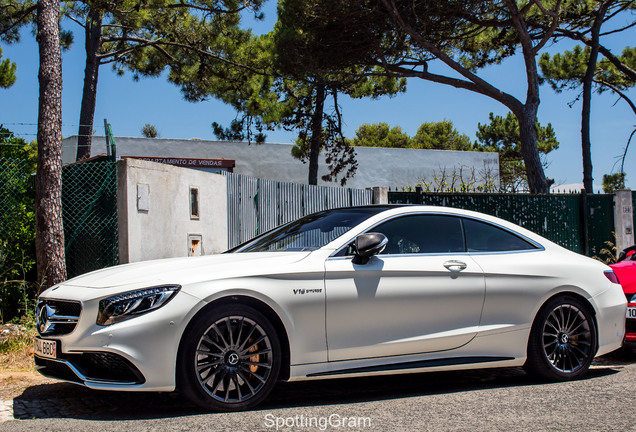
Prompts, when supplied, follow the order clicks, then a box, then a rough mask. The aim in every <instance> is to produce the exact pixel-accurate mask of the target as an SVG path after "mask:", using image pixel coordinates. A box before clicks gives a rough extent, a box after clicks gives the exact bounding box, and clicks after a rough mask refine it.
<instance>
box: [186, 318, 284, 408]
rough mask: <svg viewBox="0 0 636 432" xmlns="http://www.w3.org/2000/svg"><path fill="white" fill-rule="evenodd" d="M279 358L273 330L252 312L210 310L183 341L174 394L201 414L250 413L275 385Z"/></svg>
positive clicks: (194, 325) (264, 320)
mask: <svg viewBox="0 0 636 432" xmlns="http://www.w3.org/2000/svg"><path fill="white" fill-rule="evenodd" d="M280 352H281V350H280V343H279V339H278V336H277V334H276V331H275V330H274V327H273V326H272V325H271V324H270V322H269V321H268V320H267V318H265V316H263V315H262V314H261V313H260V312H258V311H257V310H255V309H252V308H250V307H248V306H243V305H235V306H227V307H221V308H218V309H212V310H211V311H210V313H209V314H206V315H203V316H200V318H197V321H196V322H195V323H194V324H193V325H192V326H191V327H190V329H189V330H188V331H187V333H186V334H185V336H184V339H183V344H182V347H181V350H180V355H179V374H180V380H179V381H180V382H179V386H180V390H181V391H182V392H183V393H184V394H185V395H186V396H187V397H188V398H189V399H190V400H192V402H194V403H196V404H197V405H199V406H201V407H203V408H206V409H211V410H215V411H238V410H245V409H250V408H252V407H254V406H256V405H257V404H258V403H260V402H261V401H262V400H263V399H265V397H267V395H268V394H269V393H270V391H271V390H272V388H273V386H274V384H275V383H276V380H277V379H278V373H279V371H280V362H281V355H280Z"/></svg>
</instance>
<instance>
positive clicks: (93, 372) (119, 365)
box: [35, 352, 146, 384]
mask: <svg viewBox="0 0 636 432" xmlns="http://www.w3.org/2000/svg"><path fill="white" fill-rule="evenodd" d="M35 364H36V366H37V367H38V370H39V372H40V373H41V374H42V375H45V376H48V377H51V378H58V379H62V380H65V381H72V382H76V383H80V384H85V381H102V382H112V383H120V384H123V383H126V384H143V383H144V382H146V380H145V378H144V376H143V375H142V373H141V372H140V371H139V369H137V368H136V367H135V365H133V364H132V363H131V362H129V361H128V360H126V359H125V358H123V357H122V356H120V355H117V354H113V353H106V352H87V353H82V354H66V355H63V356H62V357H61V358H58V359H55V360H49V359H45V358H41V357H38V356H35Z"/></svg>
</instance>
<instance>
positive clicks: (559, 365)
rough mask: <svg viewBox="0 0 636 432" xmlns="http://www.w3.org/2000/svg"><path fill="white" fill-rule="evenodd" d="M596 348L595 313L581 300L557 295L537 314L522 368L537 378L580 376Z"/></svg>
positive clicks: (588, 364) (588, 365)
mask: <svg viewBox="0 0 636 432" xmlns="http://www.w3.org/2000/svg"><path fill="white" fill-rule="evenodd" d="M596 351H597V335H596V325H595V322H594V317H593V316H592V314H591V313H590V311H589V308H588V307H587V305H586V304H585V303H583V301H582V300H579V299H578V298H576V297H573V296H560V297H556V298H554V299H552V300H550V301H548V302H547V303H546V304H545V305H544V306H543V307H542V308H541V310H540V311H539V313H538V314H537V316H536V318H535V321H534V323H533V325H532V330H531V332H530V340H529V341H528V359H527V361H526V364H525V366H524V367H525V369H526V371H528V372H529V373H530V374H532V375H534V376H537V377H539V378H543V379H548V380H552V381H568V380H573V379H577V378H580V377H581V376H583V375H584V374H585V373H586V372H587V370H588V369H589V367H590V365H591V364H592V360H594V356H595V355H596Z"/></svg>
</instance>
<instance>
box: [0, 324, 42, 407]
mask: <svg viewBox="0 0 636 432" xmlns="http://www.w3.org/2000/svg"><path fill="white" fill-rule="evenodd" d="M25 333H28V332H25V330H24V328H23V327H21V326H16V325H8V324H3V325H0V341H5V340H6V339H8V338H18V337H21V338H22V339H21V343H20V349H19V350H17V351H13V352H9V353H0V401H7V400H11V399H13V398H15V397H17V396H20V395H21V394H22V393H23V392H24V390H25V389H26V388H28V387H31V386H35V385H38V384H45V383H53V382H55V380H52V379H49V378H45V377H43V376H42V375H40V374H39V373H38V372H36V371H35V368H34V366H33V344H32V338H31V337H29V336H28V335H27V336H24V335H25Z"/></svg>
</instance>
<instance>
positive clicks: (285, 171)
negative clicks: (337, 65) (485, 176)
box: [62, 137, 499, 189]
mask: <svg viewBox="0 0 636 432" xmlns="http://www.w3.org/2000/svg"><path fill="white" fill-rule="evenodd" d="M115 141H116V144H117V154H118V155H125V156H157V157H158V156H163V157H191V158H212V159H217V158H225V159H234V160H235V161H236V167H235V169H234V173H236V174H242V175H246V176H250V177H256V178H262V179H267V180H276V181H284V182H291V183H304V184H306V183H307V175H308V170H309V169H308V165H307V164H303V163H302V162H301V161H299V160H298V159H295V158H293V157H292V156H291V147H292V145H291V144H248V143H245V142H226V141H202V140H172V139H160V138H124V137H117V138H115ZM105 142H106V141H105V138H104V137H94V138H93V146H92V148H91V155H92V156H97V155H100V154H106V146H105ZM76 149H77V137H70V138H67V139H65V140H63V142H62V158H63V161H64V163H65V164H67V163H71V162H74V159H75V154H76ZM355 151H356V155H357V156H356V159H357V161H358V171H357V173H356V175H355V177H354V178H353V179H351V180H349V181H348V182H347V185H346V186H347V187H351V188H359V189H364V188H367V187H373V186H388V187H391V188H396V187H398V188H402V187H405V186H415V185H416V184H419V183H422V182H423V180H424V181H428V182H431V181H432V180H433V177H434V176H435V175H436V174H437V175H439V173H440V172H441V171H442V170H445V171H446V174H447V175H450V174H452V173H453V171H455V172H459V170H460V169H462V170H463V172H464V175H466V173H468V172H470V171H471V170H474V171H475V173H476V174H477V176H478V177H479V174H480V173H484V172H486V171H487V172H489V173H490V175H491V176H492V177H494V178H496V179H497V183H498V179H499V155H498V154H497V153H483V152H461V151H446V150H417V149H390V148H374V147H356V148H355ZM326 173H327V164H326V162H325V160H324V156H323V157H321V160H320V167H319V175H318V178H319V184H321V185H326V186H339V184H338V183H327V182H323V181H322V180H320V177H321V176H322V175H324V174H326Z"/></svg>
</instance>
